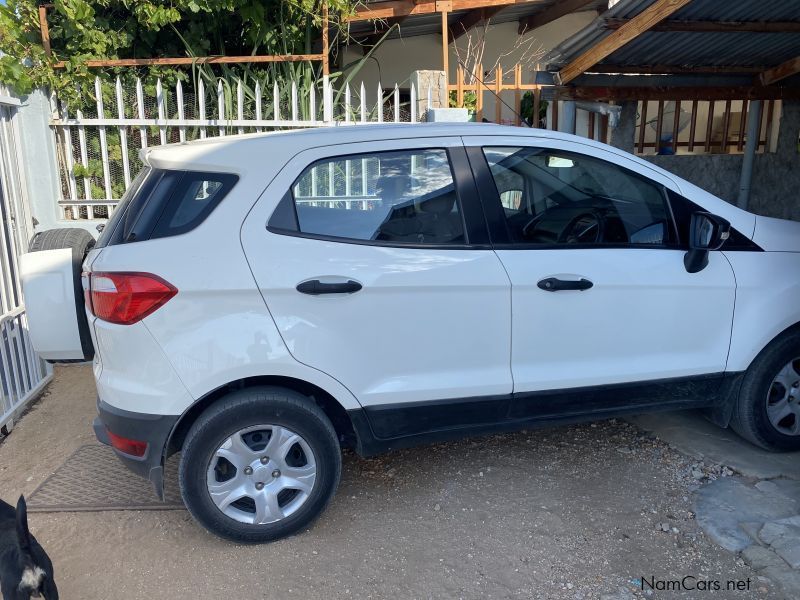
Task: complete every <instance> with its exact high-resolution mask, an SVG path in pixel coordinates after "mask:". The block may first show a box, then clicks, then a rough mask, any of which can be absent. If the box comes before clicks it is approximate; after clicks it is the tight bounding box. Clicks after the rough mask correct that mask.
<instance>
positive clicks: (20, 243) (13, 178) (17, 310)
mask: <svg viewBox="0 0 800 600" xmlns="http://www.w3.org/2000/svg"><path fill="white" fill-rule="evenodd" d="M20 105H21V103H20V101H19V99H17V98H14V97H11V96H9V95H8V94H7V92H6V90H4V89H3V87H2V85H0V429H2V430H3V432H4V433H6V432H8V430H9V429H11V427H12V426H13V424H14V419H15V418H16V416H17V415H18V414H19V413H20V412H21V411H22V410H23V409H24V407H25V405H26V404H27V403H28V402H29V401H31V400H32V399H33V398H35V397H36V396H37V395H38V393H39V392H40V391H41V390H42V388H43V387H44V386H45V385H46V384H47V382H48V381H50V379H51V378H52V376H53V368H52V367H51V366H50V365H49V364H47V363H45V362H44V361H43V360H42V359H41V358H39V357H38V356H37V355H36V353H35V352H34V351H33V346H32V345H31V341H30V337H29V336H28V321H27V315H26V314H25V304H24V301H23V298H22V286H21V285H20V279H19V265H18V263H17V258H18V257H19V255H20V254H21V253H23V252H25V250H26V249H27V246H28V240H29V239H30V237H31V236H32V234H33V231H32V226H31V217H30V211H29V210H28V202H27V193H26V182H25V179H24V170H23V168H22V156H21V152H20V148H19V143H20V139H21V134H22V132H21V127H20V126H19V122H18V113H17V111H18V109H19V106H20Z"/></svg>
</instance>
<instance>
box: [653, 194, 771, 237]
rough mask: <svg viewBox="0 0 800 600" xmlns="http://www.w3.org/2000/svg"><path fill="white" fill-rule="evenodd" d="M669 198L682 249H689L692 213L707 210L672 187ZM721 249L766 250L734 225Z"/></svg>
mask: <svg viewBox="0 0 800 600" xmlns="http://www.w3.org/2000/svg"><path fill="white" fill-rule="evenodd" d="M667 199H668V200H669V205H670V208H671V209H672V213H673V215H674V217H675V223H676V225H677V227H678V235H679V237H680V241H681V244H680V249H681V250H689V224H690V223H691V220H692V215H693V214H694V213H698V212H707V211H706V210H705V209H704V208H702V207H701V206H699V205H697V204H695V203H694V202H692V201H691V200H689V199H688V198H686V197H684V196H681V195H680V194H678V193H677V192H675V191H673V190H670V189H667ZM719 250H723V251H725V252H737V251H738V252H763V251H764V249H763V248H762V247H761V246H759V245H758V244H756V243H755V242H754V241H753V240H751V239H750V238H748V237H747V236H746V235H744V234H743V233H741V232H740V231H738V230H737V229H735V228H733V227H731V232H730V237H728V239H727V240H726V241H725V243H724V244H723V245H722V247H721V248H719Z"/></svg>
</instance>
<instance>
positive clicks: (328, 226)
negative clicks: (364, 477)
mask: <svg viewBox="0 0 800 600" xmlns="http://www.w3.org/2000/svg"><path fill="white" fill-rule="evenodd" d="M143 160H144V162H145V164H146V167H145V169H144V170H143V171H142V173H141V174H140V175H139V177H138V178H137V179H136V181H135V182H134V184H133V185H132V186H131V188H130V189H129V191H128V193H127V194H126V197H125V198H124V199H123V201H122V203H121V204H120V206H119V208H118V209H117V210H116V211H115V212H114V215H113V216H112V218H111V220H110V221H109V222H108V224H107V226H106V227H105V229H104V230H103V232H102V235H101V236H100V239H99V240H98V241H97V243H96V244H94V242H93V240H92V239H91V236H89V235H88V234H86V233H84V232H82V231H80V230H53V231H48V232H44V233H42V234H39V235H38V236H37V237H36V238H35V239H34V240H33V242H32V250H37V251H36V252H31V253H29V254H27V255H25V256H23V260H22V272H23V281H24V288H25V297H26V306H27V311H28V315H29V320H30V324H31V325H30V327H31V333H32V337H33V340H34V344H35V347H36V348H37V350H38V351H39V352H40V353H41V355H42V356H43V357H44V358H48V359H51V360H84V359H89V358H92V357H93V358H94V374H95V377H96V379H97V390H98V396H99V398H98V411H99V413H100V416H99V419H98V420H97V421H96V422H95V429H96V432H97V437H98V439H99V440H100V441H102V442H106V443H109V444H111V445H112V446H113V447H114V449H115V450H116V452H117V454H118V455H119V456H120V458H121V459H123V460H124V462H125V463H126V464H128V465H129V466H130V467H131V468H132V469H133V470H135V471H136V472H138V473H140V474H142V475H144V476H145V477H148V478H149V479H150V480H151V481H152V482H153V484H154V485H155V488H156V492H157V493H159V494H161V493H162V488H163V481H162V473H163V465H164V461H165V459H166V458H167V457H168V456H169V455H171V454H173V453H175V452H181V459H180V486H181V492H182V494H183V499H184V501H185V503H186V505H187V507H188V508H189V510H190V511H191V513H192V515H194V517H195V518H196V519H197V520H198V521H199V522H200V523H201V524H202V525H204V526H205V527H207V528H208V529H209V530H211V531H212V532H214V533H216V534H218V535H220V536H223V537H226V538H229V539H233V540H239V541H245V542H260V541H267V540H273V539H276V538H279V537H281V536H285V535H287V534H290V533H292V532H296V531H297V530H299V529H300V528H302V527H304V526H306V525H308V523H309V522H310V521H311V520H312V519H313V518H314V517H316V516H317V515H318V514H320V512H321V511H322V510H323V509H324V507H325V506H326V504H327V503H328V501H329V500H330V499H331V497H332V495H333V493H334V491H335V489H336V486H337V483H338V481H339V475H340V470H341V456H340V447H342V446H344V447H350V448H353V449H355V451H356V452H357V453H359V454H360V455H362V456H370V455H374V454H376V453H379V452H384V451H387V450H392V449H395V448H401V447H406V446H411V445H414V444H419V443H423V442H431V441H435V440H445V439H451V438H455V437H460V436H465V435H475V434H485V433H490V432H497V431H506V430H513V429H519V428H530V427H532V426H536V425H546V424H555V423H564V422H575V421H580V420H585V419H597V418H606V417H610V416H614V415H620V414H625V413H636V412H645V411H655V410H671V409H679V408H690V407H693V408H704V409H707V412H708V415H709V418H711V419H712V420H713V421H714V422H716V423H717V424H719V425H721V426H727V425H728V424H731V425H732V426H733V427H734V428H735V429H736V431H738V432H739V433H740V434H742V435H743V436H744V437H746V438H747V439H749V440H751V441H752V442H754V443H756V444H758V445H760V446H762V447H764V448H769V449H774V450H787V449H798V448H800V393H798V385H800V300H798V299H800V224H798V223H792V222H788V221H780V220H776V219H770V218H764V217H757V216H755V215H753V214H750V213H748V212H745V211H743V210H740V209H738V208H736V207H734V206H732V205H730V204H728V203H727V202H724V201H723V200H720V199H719V198H716V197H715V196H712V195H710V194H708V193H706V192H704V191H703V190H701V189H699V188H697V187H695V186H694V185H691V184H690V183H687V182H686V181H683V180H681V179H679V178H677V177H675V176H673V175H671V174H670V173H667V172H666V171H663V170H661V169H659V168H657V167H655V166H653V165H651V164H649V163H647V162H645V161H643V160H641V159H639V158H636V157H634V156H631V155H629V154H626V153H624V152H621V151H619V150H616V149H614V148H611V147H608V146H605V145H603V144H600V143H597V142H593V141H590V140H587V139H583V138H578V137H574V136H569V135H563V134H559V133H554V132H549V131H540V130H530V129H528V130H526V129H520V128H509V127H500V126H495V125H436V124H432V125H406V126H403V125H400V126H393V125H392V126H389V125H386V126H366V127H339V128H333V129H316V130H308V131H302V132H293V133H275V134H266V135H253V136H239V137H224V138H217V139H208V140H204V141H199V142H192V143H188V144H180V145H171V146H164V147H158V148H152V149H150V150H148V151H147V152H146V153H144V155H143ZM93 244H94V245H93ZM84 255H85V256H84ZM81 263H82V270H83V288H84V290H85V311H84V294H82V293H80V290H81V279H80V275H81V269H80V265H81ZM75 306H78V307H79V309H80V310H79V315H80V318H79V319H76V318H75V316H76V313H75ZM84 313H85V317H84V316H83V315H84Z"/></svg>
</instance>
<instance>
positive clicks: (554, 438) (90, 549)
mask: <svg viewBox="0 0 800 600" xmlns="http://www.w3.org/2000/svg"><path fill="white" fill-rule="evenodd" d="M94 402H95V391H94V383H93V380H92V376H91V371H90V370H89V368H88V367H85V366H78V367H63V368H58V369H57V372H56V378H55V381H54V382H53V383H52V384H51V385H50V387H49V389H48V391H47V392H46V394H45V396H44V397H43V398H42V399H41V400H40V401H39V402H38V403H36V404H35V406H34V407H33V408H32V409H31V410H30V411H29V412H28V413H27V414H26V415H25V416H24V417H23V418H22V419H21V420H20V421H19V423H18V424H17V426H16V428H15V429H14V431H13V432H12V434H11V435H10V436H9V437H8V438H6V439H5V440H4V441H3V442H2V443H0V496H2V498H3V499H4V500H6V501H9V502H13V501H15V500H16V498H17V496H18V494H20V493H26V494H30V493H31V492H32V491H33V490H34V489H35V488H36V486H37V485H38V484H39V483H41V482H42V481H43V480H44V479H45V478H46V477H47V476H49V475H50V474H51V473H52V472H53V471H54V470H55V469H56V468H57V467H58V466H60V465H61V464H62V462H63V461H64V460H65V459H66V458H67V456H69V455H70V454H71V453H72V452H73V451H74V450H75V449H76V448H78V447H79V446H81V445H83V444H86V443H91V442H92V441H93V434H92V431H91V421H92V419H93V418H94ZM691 463H692V459H690V458H687V457H684V456H683V455H681V454H679V453H678V452H677V451H675V450H672V449H670V448H669V447H668V446H667V445H666V444H664V443H663V442H661V441H659V440H658V439H656V438H653V437H651V436H650V435H648V434H645V433H643V432H641V431H640V430H638V429H636V428H635V427H633V426H632V425H629V424H627V423H624V422H619V421H607V422H602V423H596V424H590V425H582V426H575V427H562V428H556V429H546V430H537V431H529V432H521V433H517V434H509V435H497V436H492V437H488V438H480V439H472V440H466V441H461V442H455V443H447V444H439V445H436V446H428V447H422V448H417V449H412V450H406V451H399V452H394V453H391V454H388V455H385V456H383V457H381V458H378V459H372V460H363V459H360V458H358V457H356V456H355V455H352V454H348V455H347V456H345V461H344V469H343V475H342V483H341V485H340V487H339V491H338V493H337V495H336V497H335V499H334V501H333V503H332V504H331V506H330V507H329V508H328V510H327V512H326V513H324V514H323V515H322V517H321V518H320V519H319V520H318V521H317V522H316V523H315V524H314V525H313V526H312V527H311V528H310V529H309V530H308V531H306V532H304V533H302V534H300V535H297V536H295V537H293V538H290V539H287V540H283V541H280V542H277V543H273V544H271V545H266V546H237V545H234V544H231V543H228V542H225V541H222V540H219V539H217V538H215V537H213V536H211V535H210V534H208V533H206V532H205V531H204V530H202V529H201V528H200V527H199V526H198V525H196V524H195V523H194V522H193V521H192V519H191V518H190V517H189V515H188V513H186V512H184V511H147V512H135V511H131V512H99V513H51V514H41V513H37V514H31V515H30V526H31V530H32V531H33V533H34V534H35V535H36V536H37V538H38V539H39V541H40V542H41V543H42V544H43V545H44V547H45V548H46V549H47V551H48V552H49V554H50V556H51V557H52V559H53V562H54V564H55V569H56V581H57V583H58V586H59V588H60V591H61V596H62V598H65V599H67V600H69V599H73V598H78V599H84V600H91V599H103V600H107V599H111V598H170V599H180V598H240V599H251V598H270V599H271V598H288V597H300V598H325V599H328V598H544V599H561V598H565V599H573V598H574V599H589V598H601V597H604V596H605V598H607V599H627V598H633V597H647V598H726V599H727V598H734V599H735V598H776V599H777V598H781V597H782V596H781V594H780V593H779V592H778V591H777V590H776V589H775V588H774V587H773V586H772V584H771V583H770V582H769V581H768V580H766V579H764V578H759V577H758V576H757V575H756V574H755V573H754V572H753V571H752V570H751V569H750V568H749V567H748V566H746V565H745V564H744V563H743V561H742V560H741V559H739V558H737V557H736V556H735V555H733V554H730V553H728V552H726V551H725V550H722V549H721V548H718V547H717V546H715V545H714V544H713V543H712V542H711V541H710V540H709V539H708V538H707V537H705V535H704V534H703V533H702V531H701V530H700V529H699V527H698V526H697V524H696V522H695V521H694V518H693V517H694V515H693V513H692V512H691V511H692V504H691V492H692V489H693V488H694V487H696V486H697V485H698V484H697V482H696V480H695V479H694V478H693V477H692V476H691V473H690V471H691ZM664 529H667V530H668V531H664ZM687 575H688V576H694V577H696V578H697V580H699V581H707V580H711V581H720V582H721V584H722V587H723V590H724V589H725V585H726V582H728V581H729V580H737V581H743V582H746V581H747V580H748V578H749V579H750V583H749V584H748V585H749V590H745V591H738V592H731V591H719V592H708V591H693V592H683V593H675V592H661V591H655V592H653V591H652V590H647V593H646V592H643V591H642V590H641V584H640V583H639V581H640V580H641V578H643V577H644V578H646V579H650V578H652V577H654V578H655V579H656V580H661V581H664V580H674V579H681V578H683V577H685V576H687ZM742 585H745V584H744V583H743V584H742Z"/></svg>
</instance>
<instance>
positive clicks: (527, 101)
mask: <svg viewBox="0 0 800 600" xmlns="http://www.w3.org/2000/svg"><path fill="white" fill-rule="evenodd" d="M547 105H548V102H547V100H541V101H540V102H539V115H538V124H537V125H538V126H541V123H542V122H543V121H544V120H545V119H546V118H547ZM519 112H520V116H521V117H522V118H523V119H525V121H526V122H527V123H528V125H530V126H531V127H533V125H534V122H533V92H531V91H527V92H525V94H524V95H523V96H522V100H520V103H519Z"/></svg>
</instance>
